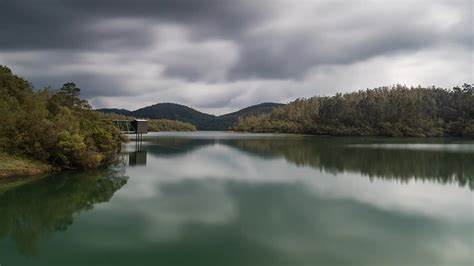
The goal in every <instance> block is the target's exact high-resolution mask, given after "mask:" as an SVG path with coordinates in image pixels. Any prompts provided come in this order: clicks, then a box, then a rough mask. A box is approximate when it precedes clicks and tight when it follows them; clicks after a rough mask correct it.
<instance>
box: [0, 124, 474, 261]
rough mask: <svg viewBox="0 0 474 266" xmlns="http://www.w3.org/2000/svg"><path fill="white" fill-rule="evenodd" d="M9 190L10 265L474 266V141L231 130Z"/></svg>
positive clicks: (0, 229)
mask: <svg viewBox="0 0 474 266" xmlns="http://www.w3.org/2000/svg"><path fill="white" fill-rule="evenodd" d="M27 181H30V180H15V182H3V183H0V264H1V265H2V266H16V265H48V266H51V265H115V266H118V265H127V266H132V265H179V266H187V265H193V266H194V265H206V266H212V265H216V266H226V265H239V266H265V265H269V266H270V265H271V266H274V265H285V266H299V265H308V266H309V265H311V266H312V265H325V266H331V265H351V266H353V265H364V266H367V265H374V266H381V265H396V266H399V265H413V266H424V265H429V266H433V265H446V266H457V265H460V266H461V265H469V266H471V265H474V251H473V250H474V205H473V204H474V202H473V195H474V193H473V189H474V143H473V142H469V141H459V140H446V139H444V140H443V139H428V140H421V139H382V138H329V137H304V136H288V135H286V136H285V135H256V134H233V133H219V132H207V133H202V132H196V133H161V134H155V135H152V136H147V137H146V139H145V141H144V142H143V145H142V146H137V145H135V143H134V142H130V143H128V144H126V145H125V144H124V153H123V155H122V163H120V164H118V165H116V166H114V167H110V168H109V169H104V170H100V171H91V172H85V173H62V174H58V175H52V176H49V177H47V178H44V179H39V180H33V181H30V182H27Z"/></svg>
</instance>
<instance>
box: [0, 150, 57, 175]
mask: <svg viewBox="0 0 474 266" xmlns="http://www.w3.org/2000/svg"><path fill="white" fill-rule="evenodd" d="M51 170H52V167H51V166H50V165H49V164H46V163H42V162H38V161H34V160H30V159H26V158H22V157H17V156H11V155H7V154H5V153H0V179H1V178H4V177H10V176H27V175H38V174H43V173H46V172H49V171H51Z"/></svg>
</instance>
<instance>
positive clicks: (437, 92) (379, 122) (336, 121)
mask: <svg viewBox="0 0 474 266" xmlns="http://www.w3.org/2000/svg"><path fill="white" fill-rule="evenodd" d="M234 130H237V131H251V132H285V133H304V134H320V135H355V136H367V135H373V136H410V137H435V136H459V137H474V89H473V87H472V85H469V84H464V85H463V86H462V87H455V88H453V89H452V90H447V89H441V88H434V87H432V88H421V87H416V88H408V87H405V86H401V85H397V86H394V87H390V88H389V87H384V88H378V89H371V90H365V91H358V92H353V93H346V94H337V95H335V96H332V97H313V98H309V99H298V100H296V101H294V102H291V103H289V104H288V105H285V106H283V107H279V108H276V109H274V110H273V111H272V112H271V113H269V114H263V115H257V116H248V117H244V118H241V119H239V121H238V123H237V124H236V126H235V127H234Z"/></svg>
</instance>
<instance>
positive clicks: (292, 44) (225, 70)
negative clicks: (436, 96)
mask: <svg viewBox="0 0 474 266" xmlns="http://www.w3.org/2000/svg"><path fill="white" fill-rule="evenodd" d="M473 23H474V22H473V1H472V0H459V1H457V0H446V1H442V0H431V1H429V0H427V1H424V0H412V1H403V0H402V1H395V0H386V1H382V0H379V1H375V0H368V1H362V0H360V1H356V0H349V1H342V0H321V1H319V0H314V1H310V0H286V1H283V0H281V1H280V0H269V1H256V0H241V1H238V0H162V1H152V0H128V1H127V0H42V1H35V0H1V1H0V33H1V35H0V64H5V65H8V66H9V67H11V68H12V69H13V70H14V71H15V72H16V73H18V74H20V75H22V76H24V77H25V78H27V79H28V80H31V81H32V82H33V84H34V85H35V87H36V88H41V87H43V86H46V85H51V86H53V87H55V88H57V87H60V85H61V84H62V83H64V82H66V81H74V82H76V84H78V86H79V87H80V88H81V89H82V91H83V96H85V97H87V98H88V99H89V100H91V102H92V103H93V105H94V106H95V107H118V108H128V109H136V108H139V107H142V106H145V105H150V104H154V103H157V102H176V103H181V104H185V105H189V106H191V107H194V108H197V109H198V110H201V111H205V112H211V113H216V114H220V113H224V112H228V111H233V110H236V109H238V108H241V107H245V106H248V105H251V104H256V103H260V102H266V101H276V102H287V101H290V100H293V99H295V98H298V97H308V96H314V95H332V94H335V93H336V92H345V91H353V90H358V89H364V88H372V87H379V86H385V85H392V84H395V83H401V84H406V85H422V86H428V85H436V86H441V87H452V86H455V85H460V84H462V83H466V82H468V83H473V79H474V78H473V60H474V55H473V52H474V45H473V39H474V33H473V32H474V28H473V27H474V26H473Z"/></svg>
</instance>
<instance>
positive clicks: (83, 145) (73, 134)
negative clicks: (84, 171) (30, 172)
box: [0, 66, 121, 168]
mask: <svg viewBox="0 0 474 266" xmlns="http://www.w3.org/2000/svg"><path fill="white" fill-rule="evenodd" d="M79 94H80V89H79V88H77V87H76V85H75V84H74V83H66V84H64V85H63V86H62V88H60V89H59V90H52V89H50V88H44V89H41V90H36V91H35V90H33V88H32V86H31V84H30V83H29V82H28V81H26V80H25V79H23V78H21V77H19V76H16V75H14V74H13V73H12V71H11V70H10V69H9V68H7V67H5V66H0V114H1V118H2V119H1V123H0V154H2V153H3V154H4V156H5V155H8V156H14V157H15V158H16V157H20V158H21V157H23V158H28V159H34V160H37V161H41V162H47V163H49V164H51V165H53V166H56V167H58V168H96V167H99V166H100V165H103V164H105V163H108V162H110V161H111V160H113V159H114V157H115V155H116V154H117V153H118V152H119V151H120V144H121V135H120V132H119V131H118V129H116V128H115V127H114V126H113V125H112V122H111V121H108V120H106V119H102V118H103V115H102V114H101V113H99V112H95V111H93V110H91V107H90V106H89V104H88V103H87V101H85V100H82V99H81V98H80V97H79ZM4 158H5V157H4Z"/></svg>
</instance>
